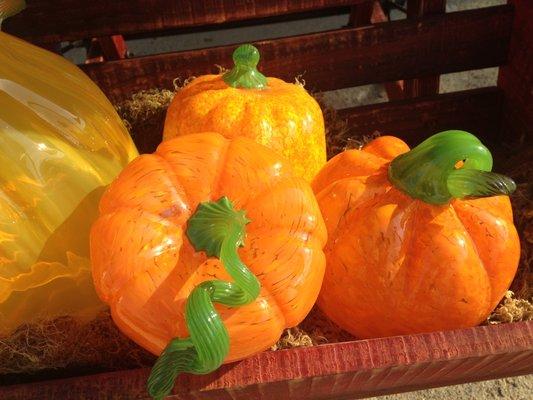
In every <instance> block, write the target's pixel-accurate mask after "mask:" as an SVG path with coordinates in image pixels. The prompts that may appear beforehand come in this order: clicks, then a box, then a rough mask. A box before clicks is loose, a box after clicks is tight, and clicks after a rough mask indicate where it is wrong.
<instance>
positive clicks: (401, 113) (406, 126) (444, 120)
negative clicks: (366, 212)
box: [338, 87, 503, 145]
mask: <svg viewBox="0 0 533 400" xmlns="http://www.w3.org/2000/svg"><path fill="white" fill-rule="evenodd" d="M502 103H503V92H502V91H501V90H500V89H498V88H495V87H493V88H482V89H473V90H466V91H463V92H455V93H447V94H441V95H435V96H429V97H422V98H413V99H405V100H400V101H392V102H388V103H379V104H372V105H368V106H363V107H354V108H349V109H344V110H340V111H339V112H338V116H339V118H345V119H346V120H347V122H348V123H347V132H346V133H345V137H346V138H350V137H360V136H363V135H370V134H372V133H373V132H375V131H379V132H382V133H383V134H391V135H394V136H398V137H401V138H402V139H404V140H406V141H407V142H408V143H409V144H411V145H414V144H417V143H419V142H420V140H422V139H424V138H426V137H428V136H430V135H432V134H435V133H438V132H440V131H443V130H447V129H463V130H466V131H468V132H472V133H473V134H475V135H476V136H478V137H480V138H482V140H484V141H485V142H488V143H494V142H495V141H496V140H497V138H498V137H499V127H500V121H501V109H502Z"/></svg>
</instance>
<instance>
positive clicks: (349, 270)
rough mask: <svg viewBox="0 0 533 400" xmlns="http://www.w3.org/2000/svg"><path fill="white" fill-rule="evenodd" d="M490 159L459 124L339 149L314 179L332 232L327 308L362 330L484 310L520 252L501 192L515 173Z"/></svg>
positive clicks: (444, 320)
mask: <svg viewBox="0 0 533 400" xmlns="http://www.w3.org/2000/svg"><path fill="white" fill-rule="evenodd" d="M491 167H492V158H491V156H490V153H489V152H488V150H487V149H486V148H485V147H484V146H483V145H482V144H481V143H480V142H479V140H477V138H475V137H474V136H473V135H470V134H468V133H466V132H462V131H447V132H443V133H440V134H437V135H435V136H433V137H431V138H429V139H427V140H426V141H425V142H423V143H422V144H420V145H419V146H417V147H416V148H414V149H413V150H411V151H409V148H408V147H407V145H406V144H405V143H404V142H402V141H401V140H400V139H397V138H394V137H389V136H384V137H380V138H378V139H375V140H374V141H372V142H370V143H369V144H367V145H366V146H365V147H364V148H363V149H362V150H348V151H345V152H343V153H341V154H339V155H337V156H336V157H334V158H333V159H331V160H330V161H329V162H328V164H327V165H326V166H325V167H324V168H323V169H322V171H321V172H320V173H319V174H318V175H317V177H316V179H315V180H314V182H313V189H314V191H315V193H316V194H317V199H318V202H319V205H320V208H321V211H322V215H323V217H324V220H325V222H326V226H327V230H328V238H329V239H328V243H327V245H326V248H325V249H324V251H325V253H326V260H327V265H328V267H327V269H326V274H325V277H324V283H323V287H322V291H321V293H320V296H319V300H318V304H319V306H320V308H321V309H322V310H323V311H324V312H325V314H326V315H327V316H328V317H330V318H331V319H332V320H333V321H334V322H336V323H337V324H338V325H340V326H341V327H342V328H344V329H346V330H347V331H349V332H350V333H352V334H353V335H355V336H357V337H359V338H371V337H380V336H391V335H401V334H410V333H418V332H429V331H438V330H447V329H454V328H459V327H468V326H474V325H477V324H479V323H481V322H482V321H484V320H485V319H486V318H487V316H488V315H489V313H490V312H491V311H492V310H493V309H494V307H495V306H496V305H497V304H498V302H499V301H500V300H501V298H502V297H503V295H504V293H505V291H506V290H507V289H508V287H509V285H510V284H511V281H512V279H513V277H514V275H515V273H516V269H517V265H518V259H519V252H520V248H519V240H518V236H517V233H516V230H515V227H514V225H513V216H512V210H511V205H510V202H509V198H508V197H507V196H506V195H505V194H509V193H510V192H511V191H512V190H514V183H513V182H512V181H511V180H510V179H509V178H506V177H503V176H501V175H498V174H494V173H491V172H488V171H490V169H491ZM484 196H492V197H486V198H475V197H484ZM465 198H468V199H465Z"/></svg>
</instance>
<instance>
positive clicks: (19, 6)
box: [0, 0, 26, 29]
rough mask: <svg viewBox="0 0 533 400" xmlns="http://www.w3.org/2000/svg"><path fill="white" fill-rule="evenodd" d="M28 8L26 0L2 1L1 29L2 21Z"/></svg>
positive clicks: (0, 2)
mask: <svg viewBox="0 0 533 400" xmlns="http://www.w3.org/2000/svg"><path fill="white" fill-rule="evenodd" d="M25 8H26V1H24V0H0V29H1V28H2V21H3V20H5V19H6V18H8V17H11V16H12V15H15V14H17V13H19V12H21V11H22V10H24V9H25Z"/></svg>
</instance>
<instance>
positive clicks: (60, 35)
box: [2, 0, 367, 43]
mask: <svg viewBox="0 0 533 400" xmlns="http://www.w3.org/2000/svg"><path fill="white" fill-rule="evenodd" d="M364 1H367V0H290V1H287V0H255V1H243V0H212V1H206V0H112V1H109V0H91V1H73V0H27V8H26V10H24V11H23V12H22V13H20V14H19V15H17V16H15V17H12V18H10V19H9V20H7V21H6V22H5V26H2V28H3V30H4V31H6V32H9V33H12V34H14V35H17V36H20V37H23V38H25V39H27V40H29V41H32V42H34V43H50V42H59V41H66V40H77V39H83V38H91V37H97V36H111V35H116V34H123V35H126V34H133V33H141V32H153V31H161V30H166V29H172V28H184V27H192V26H199V25H208V24H220V23H224V22H231V21H240V20H246V19H253V18H264V17H271V16H277V15H285V14H291V13H299V12H307V11H312V10H318V9H323V8H330V7H339V6H346V5H351V4H355V3H360V2H364Z"/></svg>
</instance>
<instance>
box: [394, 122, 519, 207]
mask: <svg viewBox="0 0 533 400" xmlns="http://www.w3.org/2000/svg"><path fill="white" fill-rule="evenodd" d="M460 161H462V162H463V165H462V166H461V168H457V167H456V166H457V163H458V162H460ZM491 169H492V155H491V154H490V151H489V150H488V149H487V148H486V147H485V146H484V145H483V144H482V143H481V142H480V141H479V139H478V138H477V137H475V136H474V135H472V134H470V133H468V132H465V131H457V130H453V131H445V132H441V133H437V134H436V135H433V136H431V137H429V138H428V139H426V140H424V141H423V142H422V143H420V144H419V145H418V146H416V147H415V148H413V149H412V150H410V151H409V152H407V153H404V154H401V155H399V156H398V157H396V158H395V159H394V160H392V162H391V164H390V166H389V180H390V181H391V183H392V184H393V185H394V186H395V187H396V188H398V189H399V190H401V191H403V192H404V193H406V194H408V195H409V196H411V197H412V198H415V199H419V200H422V201H424V202H426V203H430V204H447V203H448V202H450V201H451V200H452V199H454V198H459V199H460V198H476V197H488V196H496V195H509V194H510V193H512V192H513V191H514V190H515V188H516V185H515V183H514V182H513V180H512V179H511V178H508V177H506V176H504V175H500V174H495V173H493V172H490V171H491Z"/></svg>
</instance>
